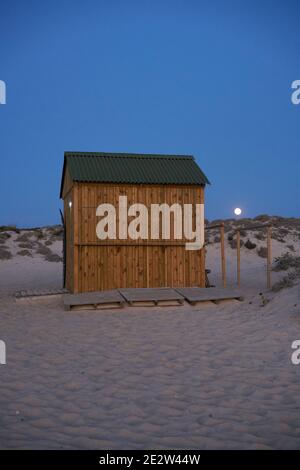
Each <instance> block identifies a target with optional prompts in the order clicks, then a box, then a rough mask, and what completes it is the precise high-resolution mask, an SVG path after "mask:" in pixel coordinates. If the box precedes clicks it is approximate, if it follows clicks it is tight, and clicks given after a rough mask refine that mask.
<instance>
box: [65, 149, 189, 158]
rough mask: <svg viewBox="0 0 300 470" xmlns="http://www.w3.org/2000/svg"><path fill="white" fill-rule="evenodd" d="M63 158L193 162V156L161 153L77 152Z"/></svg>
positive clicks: (67, 153)
mask: <svg viewBox="0 0 300 470" xmlns="http://www.w3.org/2000/svg"><path fill="white" fill-rule="evenodd" d="M64 155H65V157H72V156H73V157H111V158H126V157H130V158H170V159H172V158H173V159H176V158H179V159H184V158H185V159H189V160H194V159H195V158H194V156H193V155H180V154H163V153H126V152H77V151H74V152H72V151H66V152H65V153H64Z"/></svg>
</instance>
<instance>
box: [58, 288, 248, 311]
mask: <svg viewBox="0 0 300 470" xmlns="http://www.w3.org/2000/svg"><path fill="white" fill-rule="evenodd" d="M228 299H232V300H233V299H238V300H243V299H242V296H241V293H240V292H239V291H237V290H232V289H218V288H200V287H185V288H176V289H175V288H170V287H161V288H149V289H146V288H145V289H143V288H140V289H115V290H111V291H101V292H87V293H84V294H66V295H64V305H65V308H66V309H67V310H81V309H84V310H86V309H92V310H96V309H108V308H119V307H123V306H124V305H125V304H129V305H130V306H136V307H152V306H160V307H163V306H165V307H170V306H176V305H182V304H183V303H184V302H185V301H186V302H188V303H189V304H191V305H197V304H198V303H201V302H207V301H211V302H215V303H218V302H220V301H222V300H228Z"/></svg>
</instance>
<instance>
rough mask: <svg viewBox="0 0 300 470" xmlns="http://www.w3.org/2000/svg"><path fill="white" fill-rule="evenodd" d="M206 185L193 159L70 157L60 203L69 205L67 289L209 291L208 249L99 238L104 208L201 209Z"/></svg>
mask: <svg viewBox="0 0 300 470" xmlns="http://www.w3.org/2000/svg"><path fill="white" fill-rule="evenodd" d="M207 183H209V181H208V180H207V178H206V176H205V175H204V173H203V172H202V171H201V169H200V168H199V166H198V165H197V163H196V162H195V159H194V157H192V156H179V155H149V154H147V155H145V154H122V153H121V154H115V153H90V152H89V153H86V152H65V155H64V164H63V171H62V179H61V191H60V197H61V198H62V199H63V203H64V224H65V243H64V245H65V246H64V255H65V256H64V259H65V274H64V282H65V287H66V288H67V289H69V290H70V292H73V293H78V292H89V291H100V290H108V289H115V288H124V287H126V288H130V287H134V288H137V287H165V286H168V287H176V286H178V287H186V286H199V287H204V286H205V259H204V258H205V253H204V249H203V248H202V249H200V250H187V249H186V242H187V240H186V239H184V238H182V239H180V240H178V239H177V238H176V237H175V236H174V233H173V232H172V228H173V226H174V220H172V219H171V230H170V232H171V236H170V239H164V238H163V237H162V236H160V237H159V239H151V237H148V239H146V240H145V239H141V238H140V239H134V240H132V239H129V238H128V239H125V238H124V237H120V234H119V233H117V235H116V237H115V238H114V239H107V240H101V239H99V238H98V237H97V233H96V227H97V223H98V219H99V217H98V216H97V214H96V211H97V207H98V206H99V205H100V204H103V203H107V204H112V205H114V206H115V207H117V206H118V204H119V201H120V196H127V200H128V205H132V204H136V203H140V204H144V205H145V206H146V207H147V208H149V207H150V205H151V204H162V203H166V204H169V205H172V204H174V203H178V204H180V205H183V204H204V188H205V185H206V184H207Z"/></svg>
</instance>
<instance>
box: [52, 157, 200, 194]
mask: <svg viewBox="0 0 300 470" xmlns="http://www.w3.org/2000/svg"><path fill="white" fill-rule="evenodd" d="M66 165H67V167H68V170H69V173H70V176H71V178H72V179H73V181H79V182H80V181H81V182H91V183H95V182H97V183H128V184H178V185H181V184H186V185H205V184H209V181H208V179H207V177H206V176H205V174H204V173H203V172H202V170H201V169H200V168H199V166H198V165H197V163H196V161H195V159H194V157H193V156H192V155H157V154H154V155H153V154H135V153H103V152H101V153H100V152H99V153H98V152H97V153H93V152H65V158H64V167H63V174H62V181H61V192H62V185H63V179H64V173H65V168H66Z"/></svg>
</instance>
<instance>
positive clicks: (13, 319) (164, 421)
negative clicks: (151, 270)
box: [0, 235, 300, 449]
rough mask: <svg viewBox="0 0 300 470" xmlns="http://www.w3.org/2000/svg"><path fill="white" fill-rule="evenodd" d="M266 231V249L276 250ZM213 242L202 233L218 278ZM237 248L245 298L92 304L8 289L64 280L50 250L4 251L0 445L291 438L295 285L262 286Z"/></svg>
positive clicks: (296, 369) (250, 445) (299, 396)
mask: <svg viewBox="0 0 300 470" xmlns="http://www.w3.org/2000/svg"><path fill="white" fill-rule="evenodd" d="M14 237H15V235H13V236H12V237H11V239H9V243H10V245H9V246H10V248H11V250H12V251H13V246H14V243H15V242H14ZM275 242H276V240H275ZM275 242H274V247H273V248H274V256H275V255H277V254H279V253H281V252H284V251H286V245H284V246H283V244H282V243H280V242H278V243H277V242H276V243H275ZM60 243H61V242H57V243H56V245H55V246H54V248H55V250H56V252H59V250H60V247H61V244H60ZM287 243H288V242H287ZM294 244H295V247H296V252H297V253H298V251H297V250H298V249H299V247H298V245H297V243H296V242H295V240H294ZM54 248H51V249H52V250H53V251H55V250H54ZM218 250H219V246H218V244H210V245H208V253H207V264H208V267H210V268H211V269H212V270H213V273H212V274H213V275H212V276H211V280H212V281H213V282H214V283H216V284H217V285H219V282H220V275H219V272H218V269H219V268H218V267H219V264H220V263H219V258H218ZM227 254H228V276H229V284H232V285H233V284H234V281H235V277H234V265H235V257H234V254H235V252H234V250H231V248H229V247H227ZM242 256H243V258H242V259H243V263H244V265H243V268H242V281H243V292H244V293H245V301H244V302H239V301H226V302H223V303H221V304H219V305H215V304H212V303H205V304H203V305H201V306H195V307H192V306H190V305H188V304H185V305H183V306H179V307H173V308H167V307H160V308H159V307H155V308H136V307H132V308H129V307H126V308H125V309H121V310H118V309H116V310H106V311H98V312H93V311H87V312H84V311H81V312H67V311H64V310H63V308H62V300H61V298H59V297H58V298H52V299H49V300H26V301H25V300H23V301H18V302H16V301H15V299H14V298H13V296H12V295H11V293H12V292H14V291H15V290H19V289H21V288H35V289H37V288H46V287H49V288H50V287H51V288H54V287H61V275H62V273H61V271H62V266H61V263H50V262H47V261H45V260H44V259H43V257H42V256H40V255H36V254H33V256H32V257H26V256H23V257H22V256H19V255H16V254H15V252H14V256H13V258H12V259H11V260H7V261H1V262H0V263H1V264H0V286H1V288H0V296H1V298H0V301H1V304H0V339H2V340H4V341H5V343H6V347H7V364H6V365H0V374H1V388H0V423H1V424H0V448H2V449H150V448H156V449H189V448H191V449H299V448H300V387H299V380H300V365H299V366H295V365H293V364H292V362H291V354H292V349H291V344H292V342H293V341H294V340H295V339H300V289H299V287H300V285H299V283H298V284H296V285H295V286H294V287H292V288H289V289H284V290H282V291H280V292H278V293H274V292H267V291H266V288H265V281H266V280H265V260H264V259H262V258H260V257H258V256H257V254H256V253H255V252H253V251H252V250H246V249H245V248H244V249H243V250H242ZM274 274H276V278H278V277H279V276H282V273H274ZM261 292H263V293H264V298H265V299H267V303H266V304H265V306H262V304H263V302H262V296H261V295H259V293H261Z"/></svg>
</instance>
